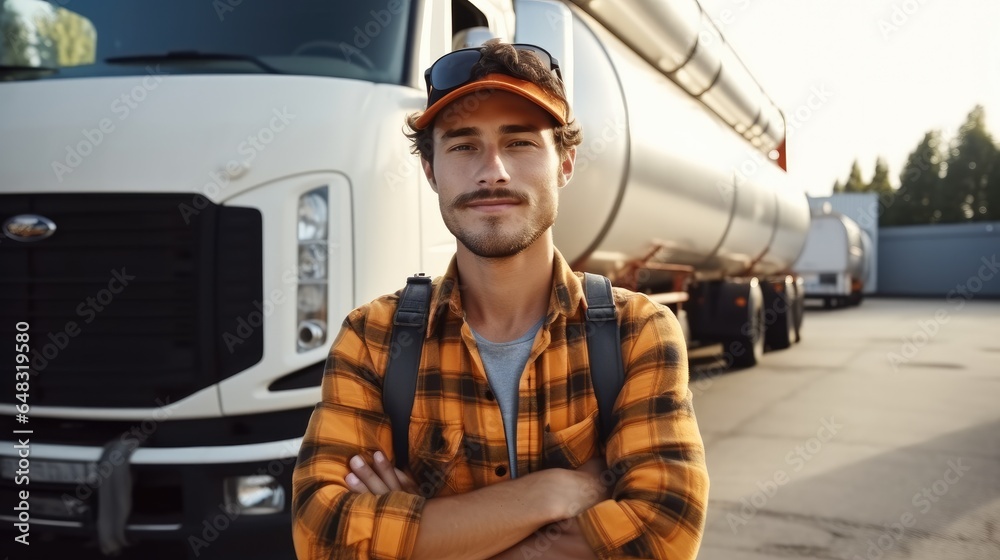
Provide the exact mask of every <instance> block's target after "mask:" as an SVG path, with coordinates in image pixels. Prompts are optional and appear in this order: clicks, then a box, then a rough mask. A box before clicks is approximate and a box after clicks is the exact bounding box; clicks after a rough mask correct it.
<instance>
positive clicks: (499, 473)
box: [493, 465, 507, 476]
mask: <svg viewBox="0 0 1000 560" xmlns="http://www.w3.org/2000/svg"><path fill="white" fill-rule="evenodd" d="M493 472H495V473H497V476H503V475H505V474H507V467H505V466H503V465H500V466H499V467H497V468H496V470H495V471H493Z"/></svg>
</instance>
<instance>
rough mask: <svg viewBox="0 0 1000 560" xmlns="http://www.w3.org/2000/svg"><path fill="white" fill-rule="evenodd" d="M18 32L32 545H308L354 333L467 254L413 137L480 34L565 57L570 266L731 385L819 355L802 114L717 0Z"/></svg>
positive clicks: (14, 182) (25, 11)
mask: <svg viewBox="0 0 1000 560" xmlns="http://www.w3.org/2000/svg"><path fill="white" fill-rule="evenodd" d="M0 33H2V40H3V43H2V47H0V78H2V81H0V112H2V113H3V115H2V118H0V224H2V227H3V233H2V235H0V239H2V241H0V270H2V271H3V277H2V278H0V285H2V287H3V291H2V295H0V297H2V298H3V303H4V304H3V305H2V306H0V319H2V320H0V333H2V336H4V337H7V339H8V340H10V339H14V338H15V336H16V335H17V334H19V333H21V332H24V333H27V334H28V335H29V336H30V340H29V341H28V342H26V346H18V347H17V351H16V353H15V354H9V353H7V352H9V350H7V351H5V353H3V354H2V357H3V359H4V360H6V361H5V362H4V363H8V364H9V363H11V362H15V363H19V362H17V360H20V359H21V358H19V357H18V356H22V355H23V356H25V357H26V358H25V359H26V360H27V363H29V364H30V366H31V367H30V376H29V379H26V380H25V383H26V384H25V386H24V387H25V389H26V390H25V391H24V392H23V393H18V394H17V395H15V394H14V393H12V392H10V391H5V392H3V393H0V414H2V415H4V416H5V417H8V418H10V419H11V421H12V422H13V421H14V419H15V417H16V415H17V414H21V412H20V410H22V409H25V410H29V412H28V414H26V416H27V418H26V423H24V424H17V425H16V427H20V428H27V429H31V430H32V433H31V435H30V442H31V453H30V472H31V474H30V482H26V483H24V484H22V483H21V482H20V480H21V479H20V478H19V477H20V476H21V475H18V471H19V469H20V467H21V463H20V461H21V457H19V456H18V454H17V451H16V449H15V447H14V446H15V445H16V444H17V442H16V441H11V440H9V439H6V438H9V437H10V436H0V440H2V441H0V503H16V501H15V498H17V497H18V496H19V494H18V493H19V492H21V491H29V492H30V500H28V501H29V502H30V511H29V512H26V513H25V515H26V516H28V517H30V534H31V540H32V542H33V546H36V549H35V550H38V548H37V547H38V546H41V545H44V544H45V542H55V543H57V544H59V545H61V546H66V547H72V548H73V549H77V548H81V547H91V548H93V549H96V548H97V547H98V545H100V546H101V547H102V548H104V549H105V550H114V549H115V548H116V547H118V546H121V541H122V539H118V538H117V537H116V535H119V536H123V537H124V539H123V540H124V541H127V542H128V543H129V544H130V545H132V546H137V547H142V546H144V545H148V544H150V543H152V545H153V546H154V547H155V548H156V549H158V550H160V551H173V553H174V554H175V556H183V555H191V556H194V557H199V558H200V557H205V556H216V557H222V558H235V557H240V556H242V557H256V556H258V555H259V554H260V553H261V550H262V548H265V547H268V546H273V547H275V548H277V549H279V550H283V551H291V539H290V531H289V507H290V503H289V502H290V479H291V471H292V468H293V465H294V461H295V456H296V454H297V451H298V446H299V442H300V441H301V439H300V438H301V435H302V433H303V431H304V429H305V425H306V422H307V420H308V417H309V414H310V412H311V411H312V408H313V405H314V404H315V402H316V401H317V400H318V398H319V383H320V380H321V377H322V374H323V365H324V361H325V359H326V355H327V352H328V349H329V347H330V344H331V342H332V340H333V337H334V336H335V335H336V333H337V330H338V328H339V325H340V321H341V318H342V317H343V316H345V314H346V313H347V312H348V311H349V310H350V309H352V308H353V307H355V306H357V305H359V304H362V303H364V302H367V301H369V300H371V299H372V298H374V297H376V296H378V295H381V294H384V293H389V292H392V291H395V290H397V289H399V288H400V287H401V286H402V285H403V284H404V280H405V278H406V277H407V276H409V275H411V274H412V273H414V272H417V271H424V272H427V273H429V274H432V275H434V274H440V273H442V272H443V271H444V269H445V265H446V263H447V262H448V260H449V259H450V257H451V255H452V253H453V251H454V239H453V238H452V236H451V235H450V233H449V232H448V231H447V229H446V228H445V227H444V224H443V223H442V221H441V218H440V215H439V210H438V203H437V199H436V195H435V194H434V193H433V191H432V190H431V189H430V188H429V186H428V185H427V184H426V180H425V179H424V178H423V175H422V173H421V171H420V166H419V162H418V161H417V159H416V158H415V157H414V156H413V155H411V154H410V153H409V144H408V141H407V140H406V138H404V136H403V134H402V125H403V122H404V117H405V116H406V115H407V114H408V113H411V112H414V111H418V110H420V109H422V108H423V106H424V104H425V86H424V82H423V70H424V69H425V68H427V67H428V66H429V65H430V64H431V63H432V62H433V61H434V60H435V59H437V58H438V57H439V56H441V55H443V54H445V53H446V52H449V51H450V50H452V49H453V48H456V46H463V45H462V44H461V43H462V42H464V41H471V40H473V38H474V37H483V36H492V37H500V38H503V39H505V40H514V41H518V42H525V43H534V44H538V45H540V46H542V47H544V48H546V49H547V50H549V51H550V52H551V53H552V54H553V55H554V56H555V57H556V58H557V59H558V60H559V61H560V64H561V66H562V70H563V73H564V76H565V79H566V82H567V86H568V90H569V93H570V96H571V101H572V104H573V107H574V110H575V114H576V117H577V118H578V119H579V121H580V122H581V123H582V125H583V128H584V142H583V145H581V146H580V149H579V155H578V158H577V162H578V163H577V173H576V176H575V177H574V179H573V181H572V183H571V184H570V185H569V187H568V188H567V189H564V191H563V195H562V197H563V198H562V199H561V201H560V217H559V220H558V223H557V225H556V229H555V240H556V245H557V246H558V247H559V248H560V250H561V251H562V252H563V254H564V255H565V256H566V258H567V259H568V260H569V261H570V262H571V263H573V265H574V266H575V267H576V268H577V269H579V270H588V271H593V272H599V273H603V274H605V275H608V276H610V277H611V278H612V279H613V281H614V282H615V283H616V284H618V285H622V286H626V287H630V288H632V289H635V290H639V291H643V292H646V293H649V294H651V296H652V297H654V298H655V299H657V300H658V301H660V302H662V303H664V304H665V305H669V306H670V307H671V308H672V309H673V310H674V311H675V313H677V315H678V317H679V318H680V319H681V320H682V322H683V324H684V325H686V328H687V336H688V339H689V341H691V343H692V344H697V345H710V344H718V343H722V345H723V346H722V352H723V356H724V357H725V360H726V362H727V363H730V364H735V365H738V366H750V365H753V364H755V363H756V362H757V361H758V360H760V359H761V356H762V354H763V351H764V347H765V345H766V346H768V347H770V348H772V349H780V348H784V347H787V346H789V345H790V344H791V343H792V342H793V341H794V340H795V339H796V338H797V336H798V329H799V326H800V323H801V318H802V315H801V309H802V306H801V302H802V297H803V291H802V286H801V279H800V278H798V277H797V276H795V275H794V274H793V273H792V272H791V271H792V270H793V268H792V263H794V262H795V260H796V258H797V257H798V255H799V253H800V251H801V249H802V246H803V244H804V242H805V238H806V232H807V230H808V227H809V211H808V204H807V201H806V197H805V195H804V193H803V192H802V191H801V189H798V188H796V187H794V186H792V185H789V184H788V182H787V179H786V176H785V172H784V165H785V122H784V117H783V116H782V113H781V111H780V110H779V109H778V108H777V107H776V106H775V105H774V103H773V102H772V101H771V100H770V98H769V97H768V96H767V95H766V94H765V93H764V92H763V90H762V89H761V87H760V86H759V85H758V84H757V82H756V81H755V80H754V79H753V78H752V76H751V75H750V73H749V72H748V71H747V69H746V68H745V66H744V65H743V64H742V62H741V61H740V60H739V58H738V57H737V56H736V54H735V53H734V52H733V51H732V49H731V48H730V46H729V45H728V44H727V43H725V41H724V40H723V38H722V37H721V35H720V33H719V31H718V30H717V29H716V27H715V26H714V25H713V24H712V22H711V18H709V17H708V15H707V14H705V13H704V12H703V11H702V9H701V7H700V6H699V4H698V3H697V1H696V0H670V1H666V0H659V1H650V0H620V1H617V2H613V3H612V2H589V1H584V0H574V1H572V2H570V1H552V0H516V1H512V0H364V1H357V2H351V3H346V2H343V3H320V2H315V1H309V0H296V1H286V2H280V3H279V2H276V1H271V2H242V1H239V0H215V1H213V2H147V3H143V4H142V6H141V7H140V6H138V5H136V4H135V3H134V2H127V1H125V0H73V2H71V3H65V2H53V3H50V2H44V1H41V0H3V1H2V2H0ZM456 41H457V42H458V43H459V44H457V45H456ZM22 350H23V351H22ZM19 395H24V399H23V400H22V399H21V397H20V396H19ZM24 401H27V402H24ZM21 405H28V406H29V407H30V409H29V408H27V407H22V406H21ZM8 433H9V432H8ZM18 516H19V514H18V513H17V512H15V513H14V515H11V513H10V512H9V511H8V512H6V513H5V512H0V520H2V521H3V522H4V528H3V529H2V532H3V538H4V539H9V538H12V537H13V536H16V535H18V534H19V532H20V531H21V529H20V527H18V525H17V524H18V521H19V519H18ZM9 531H13V532H14V535H10V534H9V533H8V532H9ZM135 550H138V549H135Z"/></svg>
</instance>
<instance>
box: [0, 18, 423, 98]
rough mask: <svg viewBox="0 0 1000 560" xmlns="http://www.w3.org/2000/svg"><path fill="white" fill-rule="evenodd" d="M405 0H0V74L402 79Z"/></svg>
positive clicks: (5, 77) (406, 22)
mask: <svg viewBox="0 0 1000 560" xmlns="http://www.w3.org/2000/svg"><path fill="white" fill-rule="evenodd" d="M411 3H412V0H351V1H347V0H281V1H279V0H176V1H175V0H170V1H168V0H160V1H154V0H146V1H142V2H137V1H136V0H72V2H66V1H65V0H51V1H43V0H0V38H2V41H0V80H27V79H54V78H67V77H90V76H107V75H121V74H136V73H140V74H141V73H145V72H146V69H145V67H146V65H149V64H153V65H155V64H161V65H163V66H167V65H169V68H170V72H171V73H175V74H176V73H270V74H301V75H313V76H336V77H344V78H353V79H359V80H367V81H372V82H380V83H402V80H403V75H404V71H405V60H406V54H407V44H406V37H407V31H408V29H409V21H410V12H411Z"/></svg>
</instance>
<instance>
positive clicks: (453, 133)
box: [441, 124, 541, 140]
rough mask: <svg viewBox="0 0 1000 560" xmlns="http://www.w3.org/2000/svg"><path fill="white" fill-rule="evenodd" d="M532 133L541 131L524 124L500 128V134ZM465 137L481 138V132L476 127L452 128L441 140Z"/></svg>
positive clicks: (442, 135) (445, 132)
mask: <svg viewBox="0 0 1000 560" xmlns="http://www.w3.org/2000/svg"><path fill="white" fill-rule="evenodd" d="M524 132H529V133H534V134H539V133H540V132H541V129H540V128H538V127H537V126H531V125H526V124H505V125H501V126H500V134H518V133H524ZM467 136H482V131H481V130H480V129H479V128H478V127H474V126H466V127H462V128H454V129H451V130H446V131H444V133H442V134H441V138H442V139H443V140H448V139H451V138H464V137H467Z"/></svg>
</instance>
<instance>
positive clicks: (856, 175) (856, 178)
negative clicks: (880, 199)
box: [844, 160, 865, 192]
mask: <svg viewBox="0 0 1000 560" xmlns="http://www.w3.org/2000/svg"><path fill="white" fill-rule="evenodd" d="M844 192H865V180H864V179H862V178H861V166H860V165H858V160H854V164H853V165H851V174H850V175H849V176H848V177H847V183H846V184H845V185H844Z"/></svg>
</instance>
